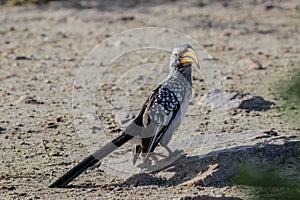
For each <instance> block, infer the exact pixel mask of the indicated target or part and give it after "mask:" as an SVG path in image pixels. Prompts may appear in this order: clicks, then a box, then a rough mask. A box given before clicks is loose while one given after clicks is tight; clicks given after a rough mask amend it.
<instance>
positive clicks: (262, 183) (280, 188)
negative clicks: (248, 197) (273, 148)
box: [229, 157, 300, 200]
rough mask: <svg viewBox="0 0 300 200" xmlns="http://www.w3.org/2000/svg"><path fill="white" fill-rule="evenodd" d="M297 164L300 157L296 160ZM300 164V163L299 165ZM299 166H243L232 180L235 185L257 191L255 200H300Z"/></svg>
mask: <svg viewBox="0 0 300 200" xmlns="http://www.w3.org/2000/svg"><path fill="white" fill-rule="evenodd" d="M296 159H297V160H296V165H297V162H299V161H300V157H299V158H296ZM298 164H299V163H298ZM298 167H299V166H294V169H293V168H292V169H291V168H289V167H287V166H284V165H282V166H272V165H254V164H249V163H247V164H243V165H242V166H241V167H240V168H239V170H238V171H237V173H236V174H235V175H234V176H233V177H232V178H231V179H230V181H229V182H230V183H231V184H234V185H247V186H252V187H254V189H255V191H256V192H255V195H254V196H253V199H280V200H281V199H291V200H294V199H295V200H296V199H297V200H299V199H300V182H299V181H300V179H299V171H298V170H299V168H298Z"/></svg>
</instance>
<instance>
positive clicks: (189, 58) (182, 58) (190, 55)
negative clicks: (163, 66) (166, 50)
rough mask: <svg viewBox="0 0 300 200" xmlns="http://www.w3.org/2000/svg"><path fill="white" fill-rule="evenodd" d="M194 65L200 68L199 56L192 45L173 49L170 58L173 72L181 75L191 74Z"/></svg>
mask: <svg viewBox="0 0 300 200" xmlns="http://www.w3.org/2000/svg"><path fill="white" fill-rule="evenodd" d="M193 64H194V65H196V66H197V67H199V60H198V56H197V54H196V52H195V51H194V49H193V48H192V46H191V45H189V44H184V45H180V46H177V47H176V48H174V49H173V52H172V55H171V58H170V67H171V70H173V71H176V72H181V73H184V72H186V71H189V72H191V67H192V65H193Z"/></svg>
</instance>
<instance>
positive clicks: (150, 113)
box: [141, 87, 180, 153]
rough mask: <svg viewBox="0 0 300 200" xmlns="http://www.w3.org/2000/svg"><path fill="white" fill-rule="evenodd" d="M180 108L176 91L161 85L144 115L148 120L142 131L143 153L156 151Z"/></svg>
mask: <svg viewBox="0 0 300 200" xmlns="http://www.w3.org/2000/svg"><path fill="white" fill-rule="evenodd" d="M151 100H152V101H151ZM179 108H180V102H179V101H178V99H177V97H176V95H175V94H174V92H172V91H171V90H170V89H169V88H167V87H160V88H159V89H158V90H157V92H156V94H155V95H154V97H153V98H152V99H150V102H149V104H148V109H146V110H145V112H144V115H143V116H144V119H147V120H146V121H147V122H146V124H144V127H145V128H144V130H143V133H142V149H141V152H142V153H149V152H153V151H154V149H155V148H156V146H157V145H158V143H159V142H160V139H161V138H162V137H163V135H164V134H165V133H166V131H167V130H168V128H169V126H170V124H171V123H172V121H173V119H174V117H175V116H176V115H177V113H178V111H179Z"/></svg>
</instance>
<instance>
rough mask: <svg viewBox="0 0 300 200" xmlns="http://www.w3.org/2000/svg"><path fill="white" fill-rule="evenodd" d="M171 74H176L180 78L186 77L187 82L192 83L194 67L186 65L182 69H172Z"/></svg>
mask: <svg viewBox="0 0 300 200" xmlns="http://www.w3.org/2000/svg"><path fill="white" fill-rule="evenodd" d="M170 76H176V77H178V78H180V79H185V80H184V81H187V83H189V84H192V67H186V68H184V69H182V70H179V69H174V68H173V69H171V71H170Z"/></svg>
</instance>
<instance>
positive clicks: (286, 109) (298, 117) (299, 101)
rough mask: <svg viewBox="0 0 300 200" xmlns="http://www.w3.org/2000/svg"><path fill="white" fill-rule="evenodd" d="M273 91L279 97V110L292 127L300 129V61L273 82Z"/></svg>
mask: <svg viewBox="0 0 300 200" xmlns="http://www.w3.org/2000/svg"><path fill="white" fill-rule="evenodd" d="M272 87H273V88H272V89H271V90H272V93H273V95H274V96H275V97H276V98H277V99H279V101H280V105H279V111H280V112H282V113H283V114H284V115H283V116H284V118H286V120H287V121H288V125H289V126H292V128H295V129H299V130H300V63H298V64H297V66H296V68H295V69H294V70H292V71H290V72H288V73H287V74H284V75H282V76H281V77H280V79H279V80H277V81H274V82H273V83H272Z"/></svg>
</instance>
